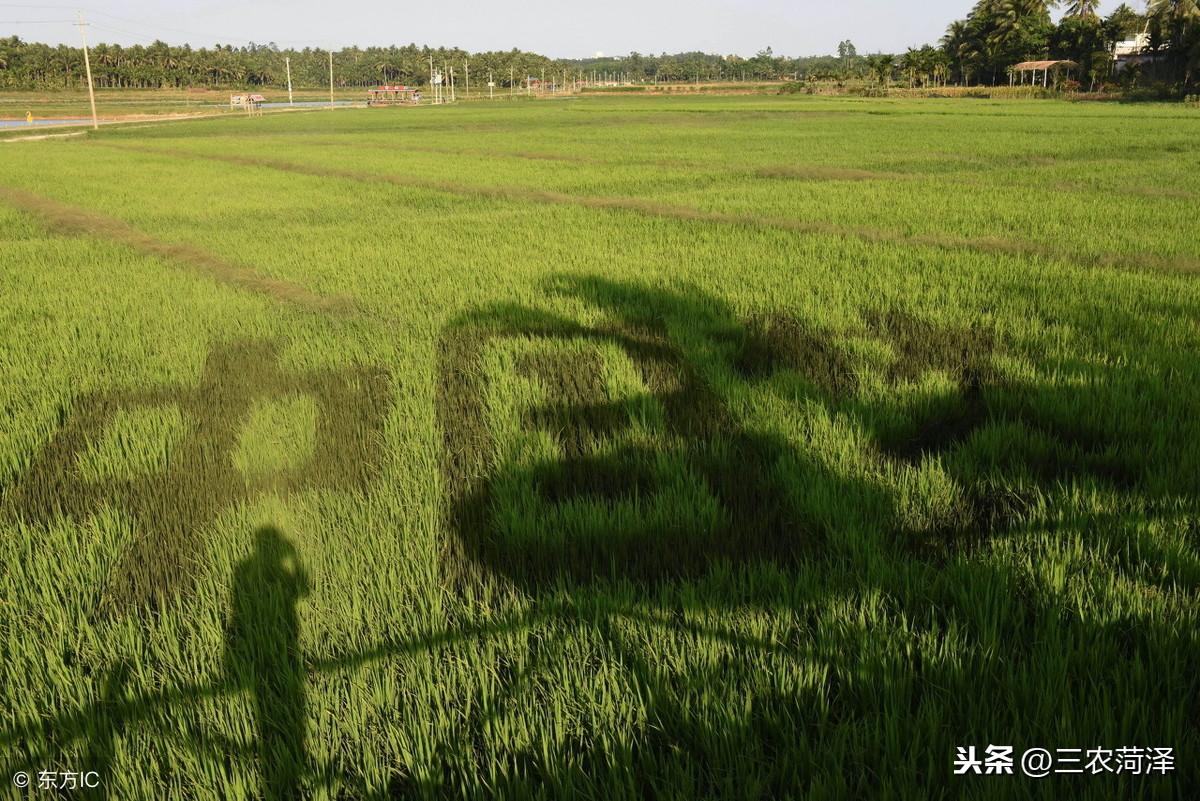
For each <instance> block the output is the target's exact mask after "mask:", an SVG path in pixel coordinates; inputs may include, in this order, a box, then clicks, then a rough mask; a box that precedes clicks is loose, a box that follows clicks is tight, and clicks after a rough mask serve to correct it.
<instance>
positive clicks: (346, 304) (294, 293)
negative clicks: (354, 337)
mask: <svg viewBox="0 0 1200 801" xmlns="http://www.w3.org/2000/svg"><path fill="white" fill-rule="evenodd" d="M0 203H4V204H6V205H8V206H11V207H13V208H16V209H19V210H21V211H23V212H26V213H28V214H31V215H33V216H35V217H37V218H38V219H40V220H42V221H43V222H45V223H47V225H48V226H49V228H50V229H51V230H53V231H55V232H61V233H69V234H76V235H83V236H93V237H97V238H100V239H106V240H109V241H112V242H117V243H120V244H122V245H125V246H127V247H130V248H132V249H133V250H136V251H137V252H139V253H142V254H144V255H147V256H157V257H159V258H162V259H165V260H167V261H169V262H171V263H173V264H177V265H182V266H186V267H189V268H191V269H192V270H195V271H196V272H199V273H201V274H203V275H206V276H208V277H210V278H213V279H215V280H217V281H220V282H221V283H224V284H229V285H231V286H235V287H238V288H239V289H245V290H248V291H251V292H256V293H258V294H260V295H266V296H268V297H271V298H274V299H275V300H281V301H284V302H287V303H294V304H296V305H299V306H304V307H306V308H310V309H315V310H318V311H326V312H347V311H350V310H351V308H352V302H351V301H350V299H349V298H344V297H337V296H323V295H318V294H315V293H313V292H311V291H309V290H308V289H306V288H304V287H303V286H300V285H299V284H294V283H292V282H290V281H286V280H283V279H280V278H271V277H268V276H264V275H261V274H259V273H257V272H255V271H254V270H252V269H250V268H249V267H245V266H242V265H239V264H235V263H233V262H230V261H226V260H225V259H222V258H221V257H219V256H217V255H215V254H213V253H209V252H208V251H206V250H203V249H201V248H198V247H194V246H192V245H183V244H176V243H173V242H164V241H163V240H161V239H156V238H155V237H153V236H151V235H150V234H147V233H146V232H144V231H141V230H139V229H137V228H134V227H133V226H132V225H130V224H129V223H127V222H124V221H123V220H118V219H116V218H114V217H108V216H105V215H103V214H99V213H97V212H94V211H90V210H88V209H83V208H80V207H78V206H71V205H68V204H66V203H62V202H60V201H57V200H53V199H51V198H47V197H43V196H41V195H35V194H33V193H30V192H26V191H25V190H23V189H14V188H12V187H7V186H2V185H0Z"/></svg>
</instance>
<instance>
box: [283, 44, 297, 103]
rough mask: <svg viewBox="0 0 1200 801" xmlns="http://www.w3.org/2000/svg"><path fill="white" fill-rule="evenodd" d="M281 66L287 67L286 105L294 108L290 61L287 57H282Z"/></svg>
mask: <svg viewBox="0 0 1200 801" xmlns="http://www.w3.org/2000/svg"><path fill="white" fill-rule="evenodd" d="M283 64H284V66H285V67H287V75H288V105H289V106H294V105H296V103H295V101H294V100H292V60H291V59H290V58H288V57H287V56H284V58H283Z"/></svg>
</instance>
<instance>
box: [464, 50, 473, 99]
mask: <svg viewBox="0 0 1200 801" xmlns="http://www.w3.org/2000/svg"><path fill="white" fill-rule="evenodd" d="M463 72H465V73H466V76H467V96H466V99H467V100H470V99H471V62H469V61H467V60H466V59H465V58H464V59H463Z"/></svg>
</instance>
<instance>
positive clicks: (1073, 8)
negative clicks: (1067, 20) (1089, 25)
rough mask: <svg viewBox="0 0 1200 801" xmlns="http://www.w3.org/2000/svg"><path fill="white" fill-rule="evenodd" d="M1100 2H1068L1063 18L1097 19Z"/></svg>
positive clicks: (1074, 0) (1082, 0) (1086, 0)
mask: <svg viewBox="0 0 1200 801" xmlns="http://www.w3.org/2000/svg"><path fill="white" fill-rule="evenodd" d="M1099 8H1100V0H1070V2H1068V3H1067V10H1066V13H1065V16H1068V17H1097V16H1099V15H1098V14H1097V13H1096V12H1097V11H1098V10H1099Z"/></svg>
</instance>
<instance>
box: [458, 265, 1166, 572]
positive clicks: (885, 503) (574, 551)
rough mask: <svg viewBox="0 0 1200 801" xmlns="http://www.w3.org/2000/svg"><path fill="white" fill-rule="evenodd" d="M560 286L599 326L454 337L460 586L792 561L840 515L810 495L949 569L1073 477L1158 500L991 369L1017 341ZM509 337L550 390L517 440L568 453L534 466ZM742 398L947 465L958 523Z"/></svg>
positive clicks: (1084, 433) (509, 321)
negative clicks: (822, 324)
mask: <svg viewBox="0 0 1200 801" xmlns="http://www.w3.org/2000/svg"><path fill="white" fill-rule="evenodd" d="M555 289H556V291H557V292H558V293H559V294H560V295H563V296H566V297H570V298H574V299H582V300H584V301H585V302H586V303H588V304H590V305H592V306H593V307H594V308H596V309H598V310H600V311H601V313H602V314H604V315H605V317H606V319H605V320H604V321H603V322H600V323H597V324H595V325H591V326H585V325H581V324H579V323H576V322H574V321H572V320H570V319H566V318H562V317H557V316H555V315H553V314H551V313H548V312H543V311H539V310H535V309H528V308H519V307H512V306H501V307H491V308H487V309H484V310H481V311H476V312H473V313H471V314H469V315H468V316H466V317H464V318H463V319H462V320H460V321H459V322H457V323H456V324H454V325H452V326H451V327H450V328H449V329H448V331H447V332H446V334H445V335H444V337H443V340H442V342H441V345H440V353H439V356H440V367H439V385H438V393H439V397H438V410H439V417H440V420H441V426H442V431H443V436H444V447H443V451H442V454H443V463H442V470H443V477H444V481H445V485H446V486H447V487H448V488H449V492H450V496H451V501H450V505H451V511H450V516H451V520H452V527H453V529H454V530H455V531H456V532H457V533H458V537H457V545H458V548H457V549H455V548H451V549H450V550H449V551H447V553H446V555H445V559H444V563H445V564H446V566H447V574H448V575H453V574H454V573H455V571H461V570H462V569H463V568H464V567H465V566H467V565H475V566H476V567H481V568H482V573H483V575H499V576H503V577H506V578H507V579H509V580H510V581H511V582H512V584H514V585H515V586H517V587H519V588H522V589H530V588H534V587H537V586H538V585H546V584H549V585H554V584H555V583H556V582H559V581H561V580H562V579H563V578H564V577H566V578H568V579H569V580H570V581H571V582H573V583H579V582H588V581H592V580H606V581H621V580H632V581H635V582H646V583H649V584H653V583H655V582H658V581H661V580H670V579H676V578H680V577H683V576H687V575H695V574H697V573H702V572H703V571H705V570H706V569H707V568H708V566H709V565H710V563H711V562H713V561H714V560H733V561H736V562H768V563H771V564H773V565H776V566H786V565H789V564H794V563H795V562H796V561H797V560H798V559H802V558H810V559H811V558H813V557H814V556H818V555H819V554H820V552H821V550H822V548H823V545H822V543H823V541H824V539H825V538H826V536H827V531H826V530H825V528H826V525H825V523H823V522H822V521H828V520H832V519H835V518H837V515H836V514H833V513H832V512H831V510H823V509H819V508H811V507H810V508H806V507H805V505H804V504H803V503H798V502H797V499H796V498H795V497H794V496H795V493H794V488H795V487H797V486H804V485H811V484H813V483H814V482H817V483H820V484H822V485H823V493H824V494H825V495H826V496H828V497H833V498H843V499H845V498H851V499H854V503H853V505H854V506H857V507H859V508H860V509H867V510H872V512H873V514H872V515H870V516H871V517H872V519H875V520H878V521H883V522H884V523H885V525H886V526H887V528H888V529H889V537H888V539H889V540H890V542H891V543H892V544H893V545H894V546H898V547H900V548H901V549H906V548H907V549H909V550H919V551H922V552H924V553H926V554H927V555H935V554H936V555H938V558H946V557H947V554H948V553H949V552H950V551H951V550H953V549H954V548H956V547H958V546H960V545H962V544H964V543H965V542H967V541H968V540H969V539H971V538H978V537H979V536H987V535H990V534H993V533H998V532H1003V531H1005V530H1006V529H1008V528H1010V527H1012V526H1014V525H1016V524H1018V523H1019V522H1020V519H1021V515H1022V512H1023V510H1024V509H1025V508H1027V507H1028V506H1030V505H1031V504H1032V503H1033V501H1034V498H1033V497H1031V495H1035V494H1036V493H1037V492H1049V491H1052V490H1053V488H1054V487H1056V486H1063V485H1071V484H1073V483H1089V484H1099V485H1103V486H1105V487H1112V488H1114V489H1117V490H1121V489H1134V488H1141V489H1143V490H1144V487H1141V484H1142V478H1143V475H1144V472H1145V470H1146V465H1145V463H1143V462H1142V461H1141V460H1140V459H1139V452H1138V450H1137V448H1136V447H1133V444H1132V443H1129V442H1126V441H1120V440H1118V439H1116V438H1114V437H1113V436H1112V435H1104V434H1101V433H1100V432H1098V431H1092V430H1088V429H1087V428H1086V427H1082V426H1079V425H1078V424H1076V425H1072V424H1071V423H1070V422H1069V421H1067V420H1064V419H1062V418H1061V415H1056V414H1055V412H1056V410H1057V409H1061V408H1070V407H1071V406H1072V405H1073V403H1070V402H1066V401H1070V400H1071V399H1066V398H1062V397H1056V396H1057V395H1061V393H1062V390H1055V391H1053V392H1050V391H1045V390H1041V389H1039V388H1037V387H1031V386H1026V385H1022V384H1020V383H1018V382H1013V381H1010V380H1008V379H1006V378H1005V377H1004V375H1003V374H1002V373H1001V372H1000V371H999V369H998V368H997V366H996V364H995V359H994V357H995V356H996V355H997V354H998V353H999V352H1001V351H1002V349H1003V345H1002V343H1000V342H999V341H998V338H997V336H996V335H995V333H994V332H992V331H990V330H988V329H987V328H980V327H975V328H968V327H949V328H947V327H941V326H939V325H938V324H936V323H934V322H932V321H929V320H925V319H922V318H920V317H917V316H914V315H912V314H911V313H909V312H907V311H905V310H903V309H900V308H896V307H891V308H885V309H869V310H867V311H866V312H865V314H864V316H863V317H864V324H863V326H862V329H861V330H859V331H849V332H832V331H823V330H819V329H817V328H814V327H813V326H810V325H809V324H807V323H806V322H805V321H803V320H799V319H797V318H795V317H793V316H789V315H786V314H774V315H761V316H757V317H754V318H752V319H750V320H747V321H740V320H738V319H737V317H736V316H735V315H734V314H733V312H732V311H731V310H730V309H728V308H724V307H723V306H722V305H721V304H720V303H719V302H718V301H716V300H715V299H713V298H709V297H705V296H703V295H701V294H698V293H697V292H695V291H689V292H688V293H687V294H686V296H685V295H683V294H675V293H671V292H667V291H662V290H654V289H643V288H638V287H633V286H629V285H622V284H615V283H611V282H608V281H605V280H602V279H585V280H579V281H560V282H558V283H557V285H556V287H555ZM672 330H675V331H683V332H684V333H685V337H686V338H687V340H688V342H687V344H686V345H683V344H680V343H679V342H678V341H676V340H673V339H672V336H671V331H672ZM854 336H859V337H867V338H870V339H873V340H875V341H877V342H882V343H885V344H886V346H887V348H888V349H889V350H890V351H891V354H892V355H891V359H890V361H888V362H887V363H886V364H883V365H873V364H871V363H869V362H864V361H863V360H862V359H861V358H860V357H859V356H858V355H856V353H855V352H853V351H852V350H851V349H849V348H848V347H847V346H846V343H847V341H848V338H850V337H854ZM505 343H507V344H508V345H509V346H510V347H516V348H517V349H518V350H519V351H520V353H518V355H517V356H516V358H515V359H513V360H512V362H511V365H512V367H513V368H514V369H515V372H516V374H517V375H518V376H519V377H521V378H524V379H529V380H532V381H533V382H534V384H536V385H538V386H540V388H541V390H542V396H541V398H540V400H538V401H536V402H533V403H531V404H529V405H528V407H527V408H524V409H521V410H519V411H517V412H516V413H515V414H513V415H512V417H513V420H515V421H517V424H516V425H515V426H513V425H509V426H508V429H509V430H510V431H511V430H514V429H519V431H520V432H523V433H519V434H517V435H515V436H516V438H518V439H519V438H521V437H526V438H528V437H529V436H531V435H532V436H533V437H534V438H535V439H536V438H538V437H541V438H543V439H546V438H548V439H549V440H550V442H551V443H552V444H551V445H550V447H549V448H541V449H540V450H539V449H538V448H537V447H536V445H535V446H534V447H533V448H532V450H533V451H537V453H536V454H534V455H532V456H530V455H529V451H530V450H531V449H530V448H526V449H525V450H526V453H524V454H520V453H519V452H520V451H521V447H520V446H519V445H518V446H517V447H516V448H514V447H510V445H511V443H499V444H497V443H496V442H495V437H494V435H493V432H492V430H491V428H490V424H489V418H491V417H494V416H495V412H494V409H492V408H490V406H492V405H494V404H493V403H492V402H491V401H490V400H489V387H488V386H487V384H486V382H487V369H486V364H485V361H486V353H487V352H488V349H489V348H494V347H502V346H504V344H505ZM538 343H543V344H545V343H558V344H559V345H569V344H570V343H575V345H576V347H574V348H568V349H563V348H560V349H559V350H554V349H550V350H547V349H546V348H545V347H540V346H539V345H538ZM580 345H582V349H581V348H580V347H579V346H580ZM551 347H552V348H553V345H552V346H551ZM614 352H616V353H619V354H621V355H618V356H616V357H614V356H613V353H614ZM603 354H608V355H607V357H605V356H604V355H603ZM613 358H616V359H618V360H620V359H622V358H623V359H625V360H626V361H627V362H628V363H629V364H631V365H632V367H633V368H634V371H635V373H636V375H637V377H638V379H640V384H641V388H640V391H635V392H633V393H628V394H625V395H623V396H620V397H614V396H613V395H612V393H611V392H610V389H611V386H610V381H609V380H607V379H606V370H608V368H609V366H610V365H609V364H608V363H607V362H608V361H611V360H612V359H613ZM616 369H619V366H618V368H616ZM871 370H876V371H877V372H879V373H881V374H882V377H883V382H884V384H885V386H886V387H887V388H889V389H895V388H898V387H900V386H902V385H905V384H909V383H912V382H917V381H920V380H921V379H923V378H925V377H927V376H928V375H929V374H930V373H935V372H936V373H938V374H940V375H942V376H945V377H948V378H949V380H950V388H949V389H948V390H946V391H944V392H943V393H941V394H936V395H922V396H920V397H919V400H918V402H914V403H911V404H909V405H908V406H906V407H904V408H901V409H899V410H897V409H895V408H891V407H880V408H876V407H873V406H872V405H871V404H869V403H865V402H863V401H862V400H860V399H859V397H858V396H857V395H856V389H857V385H858V383H859V376H860V375H862V374H864V373H866V372H868V371H871ZM498 380H501V381H503V380H507V377H503V376H502V377H499V379H498ZM739 384H741V385H750V386H759V387H768V388H772V389H775V390H778V391H779V392H780V394H781V395H782V396H783V397H786V398H787V399H788V401H789V402H790V403H793V404H796V403H808V402H815V403H818V404H823V405H825V406H826V407H828V409H829V410H830V411H831V413H833V414H838V415H842V416H845V417H848V418H850V419H851V420H852V421H853V422H854V424H855V425H856V426H858V427H859V428H861V429H863V430H865V431H866V432H867V433H868V439H869V441H870V442H872V443H873V444H874V454H873V456H874V458H875V460H876V462H877V463H878V468H879V470H881V471H887V470H892V471H895V470H897V469H903V468H905V467H909V468H914V469H915V468H918V467H920V466H921V464H922V463H923V462H925V461H927V460H931V459H932V460H936V461H937V462H938V463H939V464H940V465H941V466H942V467H944V468H945V469H946V471H947V472H948V474H949V477H950V479H951V481H950V483H949V486H950V488H951V489H950V490H949V491H950V497H948V499H946V500H947V503H946V504H945V505H944V509H945V510H946V511H945V513H944V514H942V515H941V517H940V519H939V520H937V521H936V522H935V524H934V525H931V526H929V527H927V528H926V529H925V530H911V529H906V528H905V526H904V525H902V524H901V523H899V522H897V520H898V517H899V515H898V514H897V512H896V510H894V509H893V508H892V498H891V497H890V496H889V493H888V491H887V490H886V488H885V487H883V486H882V485H881V484H879V483H878V482H873V481H870V480H868V479H866V478H861V477H860V478H855V477H848V476H844V475H838V474H836V473H835V472H833V471H831V470H829V469H826V468H824V467H822V466H821V465H818V464H816V463H814V462H813V461H812V460H811V459H809V458H808V457H807V456H806V455H805V454H803V453H802V452H800V451H799V450H798V449H797V448H795V447H793V446H792V445H791V444H789V443H788V442H787V441H786V440H785V439H784V438H783V437H781V436H779V435H777V434H774V433H769V432H765V431H760V430H755V429H753V428H751V427H748V426H746V425H743V424H742V423H741V422H740V421H739V419H738V415H737V414H736V413H735V412H734V411H733V410H732V409H731V408H730V405H729V403H728V401H727V398H725V397H723V395H722V392H723V391H724V390H727V389H729V388H731V387H736V386H737V385H739ZM509 422H510V423H511V422H512V421H509ZM531 432H532V433H531ZM999 440H1002V441H1003V447H1002V448H1000V447H997V443H998V441H999ZM513 453H518V457H517V458H516V459H513V458H512V454H513ZM1142 456H1143V457H1144V452H1143V453H1142ZM1177 489H1178V491H1179V492H1180V493H1183V492H1185V491H1186V487H1183V486H1181V487H1179V488H1177ZM464 557H465V558H464ZM478 579H479V576H478V575H475V576H471V577H469V578H467V579H466V581H467V584H468V585H470V584H471V583H473V582H475V581H477V580H478Z"/></svg>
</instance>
